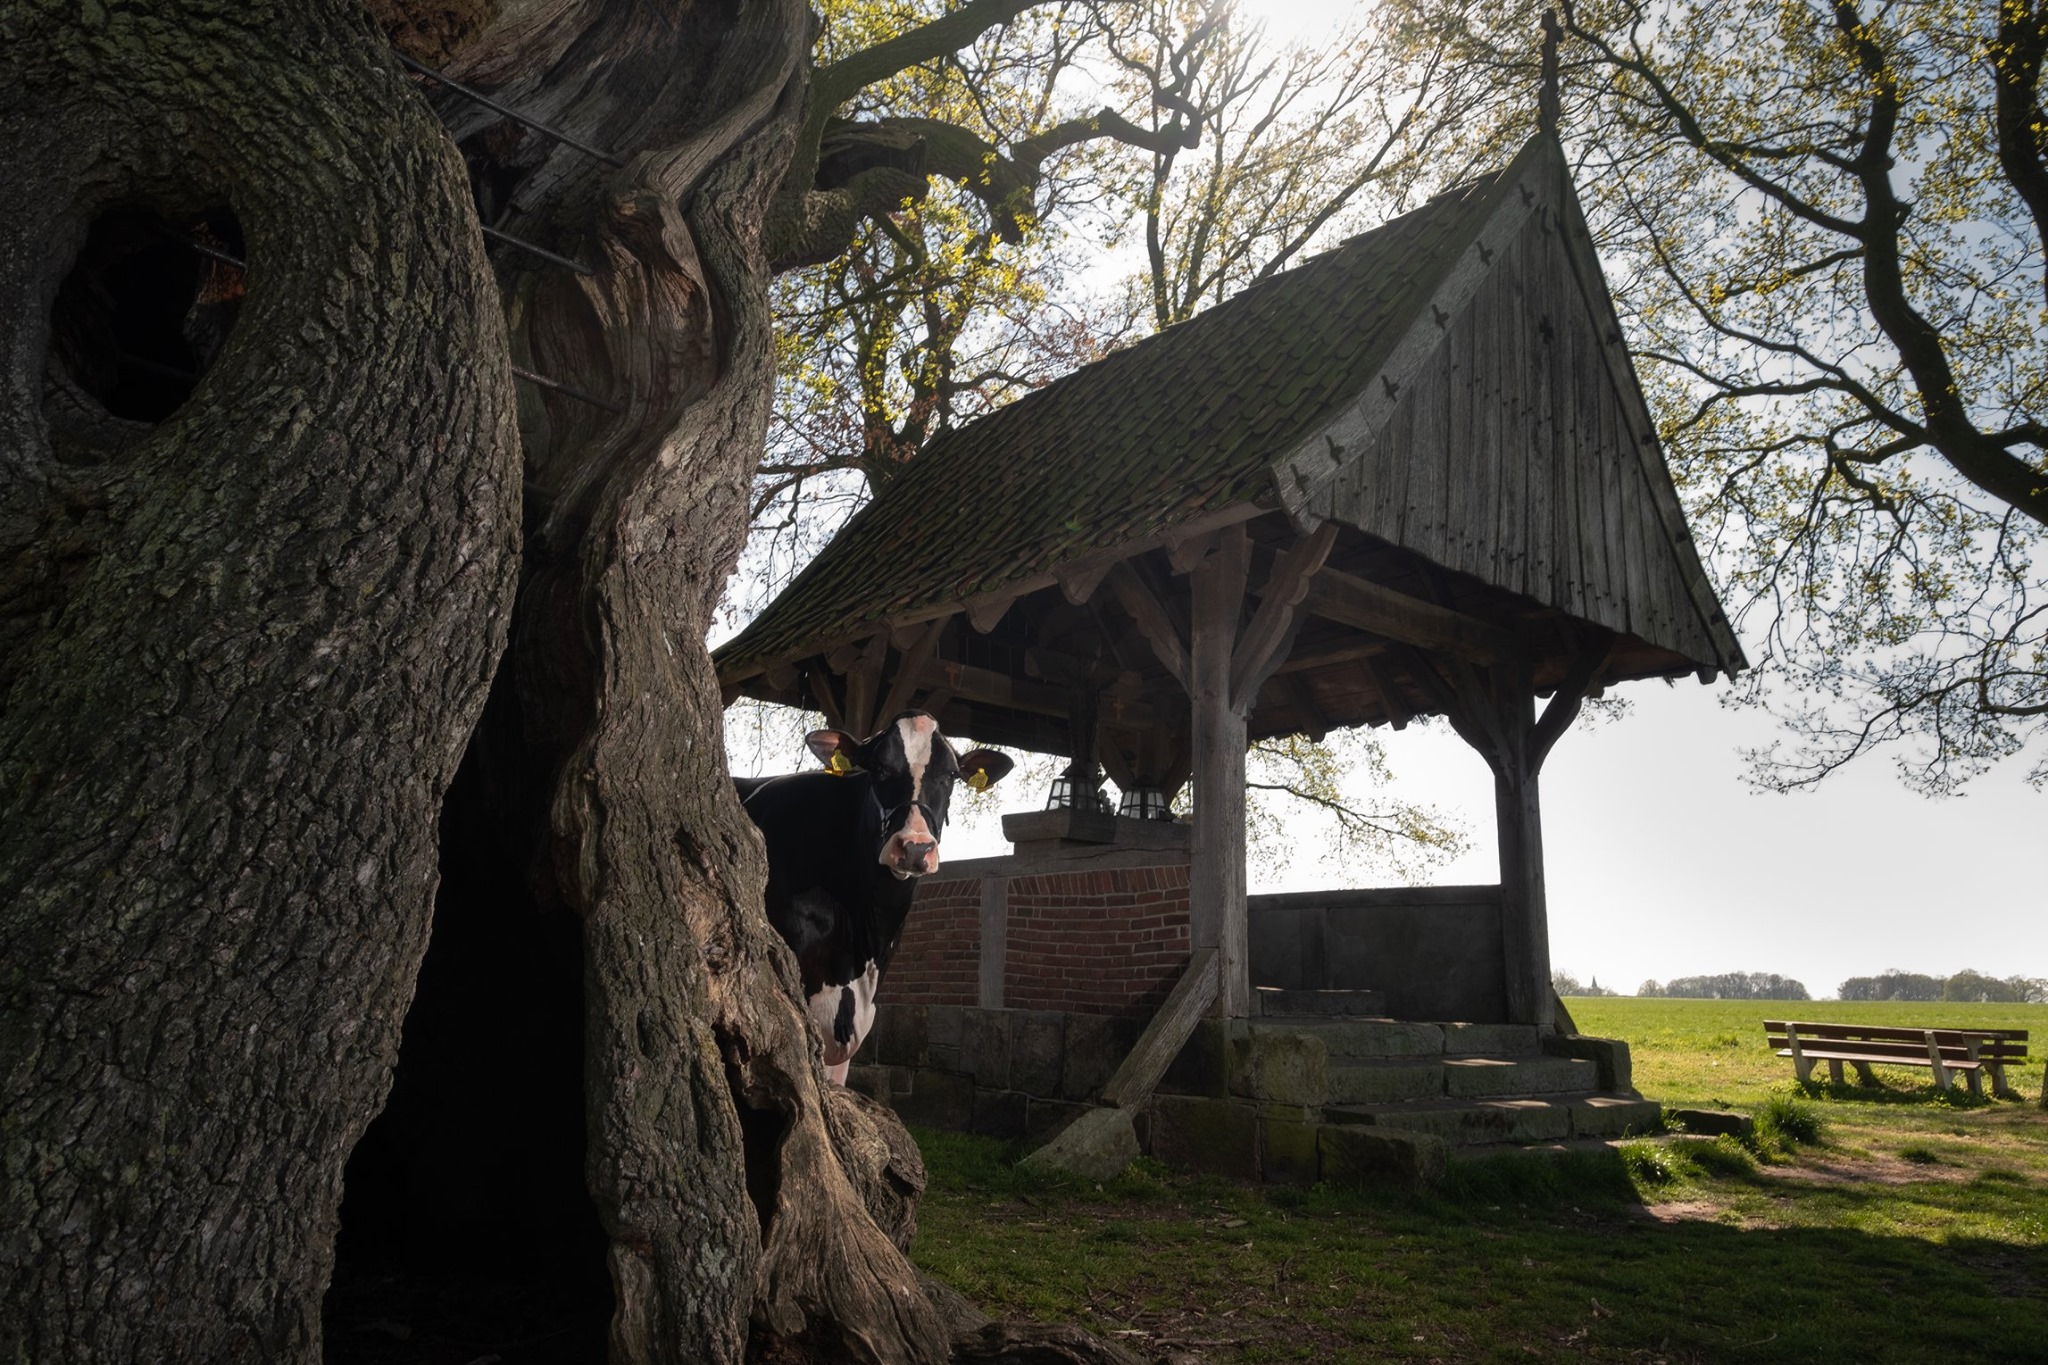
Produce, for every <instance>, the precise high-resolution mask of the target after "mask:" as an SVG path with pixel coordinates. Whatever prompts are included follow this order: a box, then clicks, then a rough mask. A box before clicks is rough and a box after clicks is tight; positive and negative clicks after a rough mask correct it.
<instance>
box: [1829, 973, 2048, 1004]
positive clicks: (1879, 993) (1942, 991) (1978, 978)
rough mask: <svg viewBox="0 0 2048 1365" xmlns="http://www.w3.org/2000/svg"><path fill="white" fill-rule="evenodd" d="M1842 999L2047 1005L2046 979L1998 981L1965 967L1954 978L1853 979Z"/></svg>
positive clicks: (1845, 984) (1899, 976)
mask: <svg viewBox="0 0 2048 1365" xmlns="http://www.w3.org/2000/svg"><path fill="white" fill-rule="evenodd" d="M1841 996H1842V999H1844V1000H1947V1001H1965V1002H1971V1003H1980V1002H1987V1001H1988V1002H1993V1003H1997V1004H2011V1005H2025V1004H2042V1003H2048V979H2044V978H2042V977H2038V976H2008V977H2005V978H2004V979H2003V980H2001V979H2000V978H1998V977H1995V976H1986V975H1985V974H1984V973H1982V972H1978V971H1972V970H1970V969H1969V968H1968V967H1965V968H1964V969H1963V970H1962V971H1959V972H1957V973H1956V974H1955V975H1954V976H1928V975H1927V974H1926V973H1924V972H1896V971H1894V972H1884V973H1881V974H1879V975H1877V976H1852V977H1850V978H1849V979H1848V980H1847V981H1844V982H1843V983H1842V990H1841Z"/></svg>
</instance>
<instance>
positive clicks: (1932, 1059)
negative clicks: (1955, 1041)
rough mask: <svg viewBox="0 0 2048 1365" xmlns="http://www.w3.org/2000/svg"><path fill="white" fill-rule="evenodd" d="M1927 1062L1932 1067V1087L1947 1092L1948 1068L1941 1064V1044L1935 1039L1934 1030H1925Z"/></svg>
mask: <svg viewBox="0 0 2048 1365" xmlns="http://www.w3.org/2000/svg"><path fill="white" fill-rule="evenodd" d="M1927 1064H1928V1065H1929V1066H1931V1067H1933V1068H1934V1088H1935V1089H1936V1090H1939V1091H1940V1092H1941V1093H1942V1094H1944V1095H1946V1094H1947V1093H1948V1089H1949V1086H1948V1068H1947V1067H1946V1066H1944V1065H1942V1061H1941V1044H1940V1043H1938V1042H1936V1041H1935V1038H1934V1030H1933V1029H1929V1030H1928V1031H1927Z"/></svg>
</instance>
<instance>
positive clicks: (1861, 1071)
mask: <svg viewBox="0 0 2048 1365" xmlns="http://www.w3.org/2000/svg"><path fill="white" fill-rule="evenodd" d="M1849 1065H1851V1066H1853V1067H1855V1068H1856V1083H1857V1084H1858V1085H1876V1084H1877V1073H1876V1072H1875V1071H1872V1070H1871V1069H1870V1063H1869V1062H1851V1063H1849Z"/></svg>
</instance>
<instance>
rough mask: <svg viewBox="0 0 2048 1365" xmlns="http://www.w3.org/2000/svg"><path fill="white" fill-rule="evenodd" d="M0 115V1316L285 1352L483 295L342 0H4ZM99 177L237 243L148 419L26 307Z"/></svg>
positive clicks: (449, 683)
mask: <svg viewBox="0 0 2048 1365" xmlns="http://www.w3.org/2000/svg"><path fill="white" fill-rule="evenodd" d="M0 156H4V160H5V164H6V166H7V182H8V189H7V193H6V194H5V195H4V196H0V289H4V290H5V294H4V297H0V385H4V388H0V509H4V510H0V660H4V662H0V683H4V686H5V688H6V691H5V698H4V703H0V704H4V708H5V709H4V711H0V1093H4V1096H5V1099H4V1105H5V1119H4V1128H0V1161H4V1176H0V1229H4V1231H0V1358H4V1359H6V1360H10V1361H18V1360H36V1361H45V1362H47V1361H61V1360H106V1361H115V1360H190V1361H200V1360H212V1361H277V1360H307V1359H313V1358H315V1357H317V1355H318V1351H319V1340H320V1333H319V1302H320V1297H319V1296H320V1291H321V1289H322V1288H323V1286H324V1284H325V1282H326V1279H327V1274H328V1265H329V1261H330V1258H331V1255H332V1247H333V1242H334V1232H335V1211H336V1207H337V1204H338V1202H339V1199H340V1194H341V1190H340V1185H341V1172H342V1161H343V1158H344V1157H345V1156H346V1155H347V1153H348V1151H349V1149H350V1147H351V1146H352V1145H353V1143H354V1142H355V1139H356V1137H357V1135H358V1134H359V1133H360V1132H361V1131H362V1129H363V1126H364V1125H365V1124H366V1123H367V1122H368V1121H369V1119H370V1117H371V1115H372V1114H373V1113H374V1112H375V1110H376V1108H377V1106H378V1104H379V1103H380V1102H381V1100H382V1097H383V1094H384V1091H385V1089H386V1087H387V1085H388V1084H389V1077H390V1070H391V1064H392V1059H393V1055H394V1053H395V1051H396V1049H397V1046H398V1036H399V1025H400V1021H401V1019H402V1017H403V1015H404V1012H405V1007H406V1002H407V1000H408V999H409V998H410V995H411V990H412V980H413V977H414V974H415V972H416V971H417V968H418V965H419V959H420V955H421V951H422V948H423V945H424V942H425V939H426V933H427V925H428V914H429V909H430V906H431V897H432V890H433V882H434V877H435V842H434V826H435V819H436V812H437V809H438V805H439V802H440V798H441V792H442V789H443V787H444V786H445V785H446V783H447V781H448V779H449V776H450V774H451V773H452V772H453V771H454V768H455V765H456V761H457V759H458V757H459V755H460V753H461V750H462V745H463V742H464V739H465V737H466V735H467V734H468V731H469V728H470V726H471V724H472V722H473V720H474V718H475V716H476V714H477V711H478V709H479V708H480V707H481V705H482V703H483V699H484V695H485V688H486V685H487V683H488V680H489V677H490V672H491V668H492V665H493V663H494V661H495V658H496V656H497V654H498V652H499V650H500V647H501V642H502V640H503V638H504V631H505V624H504V623H505V620H506V610H507V607H508V605H509V601H510V589H511V587H512V581H513V580H512V569H513V562H514V554H515V536H516V530H517V521H516V515H517V499H518V482H517V479H518V465H517V436H516V432H515V430H514V427H513V425H512V421H511V413H512V406H511V383H512V379H511V375H510V374H509V373H508V370H507V366H506V358H505V347H504V323H503V320H502V313H501V310H500V307H499V303H498V299H497V297H496V294H495V292H494V291H493V289H492V288H491V283H490V276H489V273H488V267H487V265H486V263H485V260H484V257H483V253H482V244H481V242H480V240H479V238H478V236H477V233H476V228H475V225H474V221H473V217H472V214H471V210H470V208H469V203H468V199H469V196H468V192H467V189H466V187H465V185H464V180H463V168H462V165H461V163H460V161H459V159H458V158H457V157H456V156H455V154H454V153H453V151H452V150H451V149H450V148H449V147H448V145H447V143H446V141H445V139H444V138H443V137H442V136H441V135H440V133H439V130H438V129H437V128H436V127H435V126H434V121H433V118H432V115H431V114H430V113H429V111H428V110H427V109H426V108H425V107H424V106H423V105H422V104H421V103H420V101H419V100H418V99H417V98H416V97H414V96H412V95H411V93H410V92H409V91H408V90H407V89H406V87H405V84H404V82H403V80H402V74H401V73H400V72H398V71H397V70H396V69H395V68H394V67H393V65H392V64H391V62H390V60H389V55H388V51H387V49H385V47H384V45H383V42H382V39H381V37H380V35H379V34H378V33H377V31H376V30H375V29H374V28H373V27H372V26H371V25H370V24H368V23H367V22H366V21H365V20H364V19H363V18H362V17H361V15H360V14H358V13H355V12H352V11H350V10H347V9H343V8H340V7H331V6H325V5H304V4H297V3H291V4H287V3H282V0H279V2H278V3H271V4H260V3H251V2H250V0H189V3H187V4H185V5H183V6H182V7H181V10H180V11H179V12H178V13H176V14H175V15H174V16H170V17H168V18H167V17H165V16H163V15H162V14H161V13H160V12H159V11H157V10H155V9H146V10H145V9H139V8H131V9H120V8H103V7H102V6H100V5H97V4H86V5H84V6H79V5H77V4H73V3H69V2H68V0H66V2H62V3H60V2H59V0H36V2H35V3H20V4H11V5H9V6H8V8H7V10H6V11H5V13H4V17H0ZM115 205H132V206H138V207H153V208H156V209H159V210H162V211H164V212H166V213H169V214H173V215H179V214H184V213H186V212H188V211H192V210H203V209H207V208H216V207H225V208H227V209H230V210H231V211H232V213H233V215H234V216H235V218H236V219H237V221H238V223H239V226H240V229H241V234H242V236H243V238H244V239H245V243H246V251H247V255H248V259H249V262H250V269H249V272H248V277H247V295H246V298H245V299H244V300H243V302H242V304H241V309H240V315H239V319H238V321H237V323H236V324H235V326H234V329H233V331H232V332H231V333H230V334H229V336H228V338H227V341H226V344H225V346H224V348H223V349H221V350H220V351H219V353H218V355H217V356H216V357H215V359H214V361H213V363H212V365H211V368H210V369H209V370H208V371H207V372H206V374H205V376H204V378H203V380H202V382H201V383H200V386H199V388H198V390H197V392H196V393H195V394H194V395H193V397H192V398H191V399H190V401H188V402H187V403H186V404H185V405H184V406H183V407H181V408H179V409H178V410H177V411H176V412H174V413H172V414H171V415H170V416H169V417H167V418H166V419H164V420H163V421H161V422H159V423H156V424H153V425H152V424H149V423H145V422H139V421H125V420H121V419H119V418H117V417H115V416H113V415H111V414H110V413H108V412H107V411H106V410H105V409H104V408H102V407H100V406H99V405H98V404H97V403H96V402H95V401H94V400H93V399H92V398H91V396H90V394H89V393H86V392H83V391H81V390H80V388H79V386H78V385H77V384H76V383H74V382H73V379H72V377H71V376H69V375H67V374H66V373H64V372H63V365H62V363H61V362H60V360H59V358H58V357H57V356H56V354H55V353H54V350H53V347H52V345H51V336H50V334H51V328H52V317H53V311H52V310H53V304H54V302H55V300H56V297H57V292H58V287H59V283H60V281H62V280H63V279H64V278H65V276H66V274H67V272H68V271H69V269H70V267H71V265H72V262H73V261H74V260H75V259H76V258H77V257H78V256H79V253H80V251H81V250H82V249H83V247H84V246H85V244H86V239H87V229H88V225H89V224H90V223H91V222H92V221H93V220H94V219H95V218H96V217H97V216H99V215H100V214H101V212H102V210H104V209H106V208H108V207H110V206H115ZM85 359H86V363H90V362H91V361H92V360H93V359H94V357H86V358H85ZM98 359H104V360H107V361H108V363H117V361H116V358H114V357H98Z"/></svg>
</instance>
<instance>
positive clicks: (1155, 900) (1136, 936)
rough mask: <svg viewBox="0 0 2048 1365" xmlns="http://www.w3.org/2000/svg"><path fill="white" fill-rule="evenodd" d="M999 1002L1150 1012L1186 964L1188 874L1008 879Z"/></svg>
mask: <svg viewBox="0 0 2048 1365" xmlns="http://www.w3.org/2000/svg"><path fill="white" fill-rule="evenodd" d="M1009 907H1010V913H1009V924H1010V931H1009V946H1008V951H1007V953H1006V955H1005V962H1004V969H1005V970H1004V975H1003V1004H1005V1005H1006V1006H1009V1007H1010V1008H1012V1009H1034V1010H1068V1011H1072V1012H1075V1013H1080V1014H1132V1015H1137V1014H1142V1015H1149V1014H1151V1012H1152V1011H1153V1010H1155V1009H1157V1008H1158V1007H1159V1004H1160V1002H1161V1001H1163V1000H1164V999H1165V998H1166V993H1167V992H1168V991H1170V990H1171V989H1173V983H1174V982H1175V981H1176V980H1177V979H1179V977H1180V972H1181V969H1182V968H1183V967H1185V966H1186V965H1187V960H1188V869H1187V865H1186V864H1185V863H1183V864H1180V865H1178V866H1165V867H1125V868H1114V869H1110V870H1106V871H1100V872H1061V873H1054V874H1051V875H1046V876H1036V877H1012V878H1011V879H1010V885H1009Z"/></svg>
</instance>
